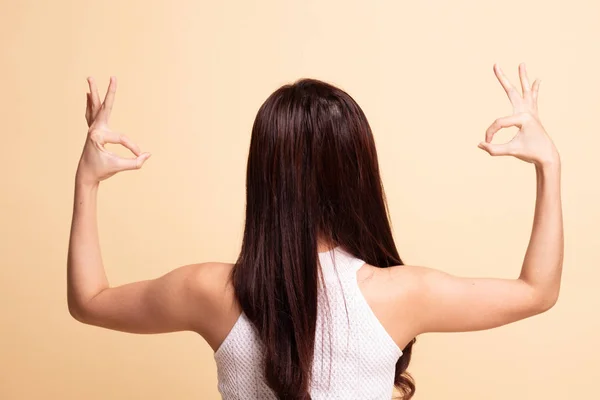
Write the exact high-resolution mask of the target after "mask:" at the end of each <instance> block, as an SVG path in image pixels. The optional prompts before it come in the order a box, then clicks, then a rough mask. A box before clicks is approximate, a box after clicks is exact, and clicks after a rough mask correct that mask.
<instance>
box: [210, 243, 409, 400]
mask: <svg viewBox="0 0 600 400" xmlns="http://www.w3.org/2000/svg"><path fill="white" fill-rule="evenodd" d="M319 261H320V264H321V270H322V272H323V277H324V280H325V288H326V290H322V288H321V287H320V288H319V299H318V307H317V308H318V311H317V328H316V334H315V353H314V360H313V368H312V384H311V388H310V395H311V397H312V399H313V400H324V399H360V400H368V399H373V400H375V399H377V400H380V399H381V400H383V399H385V400H389V399H391V398H392V394H393V385H394V373H395V368H396V362H397V361H398V359H399V358H400V357H401V356H402V350H401V349H400V348H399V347H398V345H396V343H395V342H394V340H393V339H392V338H391V336H390V335H389V334H388V333H387V331H386V330H385V329H384V327H383V326H382V325H381V323H380V322H379V320H378V319H377V317H376V316H375V314H374V313H373V311H372V310H371V308H370V307H369V305H368V303H367V302H366V300H365V298H364V297H363V295H362V292H361V291H360V289H359V286H358V283H357V279H356V272H357V271H358V269H359V268H360V267H361V266H362V265H363V264H364V263H365V262H364V261H362V260H360V259H358V258H356V257H354V256H352V255H351V254H349V253H348V252H346V251H345V250H343V249H342V248H341V247H340V246H338V247H336V248H334V249H332V250H329V251H327V252H323V253H319ZM327 303H329V307H327ZM262 354H263V352H262V344H261V342H260V339H259V338H258V335H257V333H256V331H255V329H254V326H253V325H252V324H251V322H250V321H249V320H248V319H247V318H246V315H245V314H244V313H243V312H242V314H241V315H240V316H239V318H238V320H237V322H236V323H235V325H234V326H233V328H232V329H231V331H230V332H229V334H228V336H227V337H226V338H225V340H224V341H223V343H222V344H221V346H220V347H219V348H218V349H217V351H216V352H215V354H214V358H215V361H216V363H217V376H218V388H219V392H220V393H221V396H222V397H223V399H224V400H234V399H235V400H246V399H252V400H254V399H257V400H258V399H260V400H270V399H274V400H276V399H277V396H275V394H274V392H273V391H272V390H271V389H270V388H269V387H268V385H267V384H266V382H265V380H264V372H263V371H264V369H263V366H262V362H261V356H262Z"/></svg>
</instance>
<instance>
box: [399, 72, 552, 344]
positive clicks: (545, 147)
mask: <svg viewBox="0 0 600 400" xmlns="http://www.w3.org/2000/svg"><path fill="white" fill-rule="evenodd" d="M494 72H495V73H496V76H497V77H498V79H499V81H500V83H501V84H502V86H503V87H504V89H505V91H506V93H507V95H508V96H509V98H510V100H511V102H512V103H513V106H514V114H513V115H511V116H508V117H504V118H499V119H498V120H496V121H495V122H494V123H493V124H492V125H491V126H490V128H489V129H488V131H487V132H486V140H485V142H482V143H481V144H480V145H479V147H480V148H482V149H484V150H486V151H487V152H488V153H490V154H491V155H493V156H501V155H510V156H514V157H517V158H519V159H522V160H524V161H527V162H531V163H533V164H534V165H535V170H536V177H537V195H536V196H537V197H536V205H535V214H534V218H533V229H532V232H531V238H530V241H529V246H528V247H527V251H526V254H525V257H524V260H523V265H522V269H521V273H520V275H519V277H518V278H516V279H493V278H462V277H456V276H452V275H450V274H447V273H444V272H441V271H438V270H434V269H429V268H423V267H412V266H407V267H401V268H398V269H397V271H398V273H399V274H400V275H402V276H403V277H404V278H409V279H408V281H410V282H411V284H410V287H411V290H410V292H411V295H410V296H409V297H410V300H411V304H413V305H414V306H415V307H414V308H413V309H414V311H415V316H414V319H413V321H414V323H415V324H416V325H417V326H416V330H417V334H418V333H424V332H458V331H473V330H482V329H489V328H494V327H497V326H501V325H505V324H508V323H511V322H514V321H517V320H521V319H524V318H527V317H530V316H533V315H535V314H539V313H541V312H544V311H546V310H548V309H549V308H551V307H552V306H553V305H554V304H555V303H556V301H557V298H558V293H559V289H560V280H561V273H562V265H563V248H564V245H563V242H564V240H563V222H562V206H561V193H560V184H561V181H560V173H561V166H560V157H559V155H558V152H557V151H556V148H555V147H554V144H553V143H552V141H551V139H550V137H549V136H548V135H547V133H546V132H545V130H544V128H543V127H542V124H541V123H540V121H539V118H538V114H537V93H538V88H539V81H536V82H535V83H534V84H533V87H530V86H529V82H528V79H527V74H526V71H525V65H524V64H521V65H520V66H519V73H520V78H521V84H522V87H523V96H521V95H520V94H519V93H518V92H517V91H516V89H515V88H514V87H513V86H512V84H510V82H509V81H508V79H507V78H506V76H505V75H504V73H503V72H502V71H501V70H500V68H498V67H497V66H494ZM509 126H518V127H519V132H518V133H517V135H516V136H515V137H514V138H513V140H511V141H510V142H508V143H506V144H492V143H491V140H492V137H493V135H494V134H495V133H496V132H497V131H499V130H500V129H502V128H506V127H509ZM405 298H406V297H405Z"/></svg>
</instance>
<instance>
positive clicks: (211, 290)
mask: <svg viewBox="0 0 600 400" xmlns="http://www.w3.org/2000/svg"><path fill="white" fill-rule="evenodd" d="M88 82H89V84H90V92H91V93H88V105H87V111H86V118H87V121H88V125H89V131H88V134H87V139H86V142H85V145H84V149H83V153H82V155H81V159H80V161H79V166H78V169H77V173H76V179H75V199H74V205H73V219H72V224H71V234H70V240H69V252H68V259H67V297H68V306H69V311H70V313H71V315H72V316H73V317H74V318H76V319H77V320H79V321H81V322H84V323H87V324H92V325H97V326H102V327H105V328H109V329H114V330H120V331H126V332H133V333H161V332H173V331H183V330H192V331H196V332H198V333H201V334H202V333H203V330H204V329H205V328H206V327H204V326H202V325H206V324H203V323H202V322H201V321H203V320H204V321H206V320H208V321H210V320H211V319H213V318H211V315H214V313H215V310H217V309H218V304H216V302H215V299H218V298H219V297H220V298H222V297H223V289H224V287H220V285H218V284H217V285H215V282H217V281H221V282H224V280H223V279H222V278H223V277H224V276H225V275H226V273H227V267H226V266H227V264H221V263H203V264H192V265H186V266H183V267H180V268H177V269H175V270H173V271H171V272H169V273H167V274H166V275H164V276H162V277H160V278H157V279H152V280H146V281H141V282H134V283H130V284H126V285H122V286H118V287H110V286H109V283H108V280H107V278H106V274H105V271H104V266H103V263H102V255H101V252H100V243H99V238H98V226H97V220H96V210H97V194H98V189H99V185H100V182H101V181H102V180H104V179H107V178H108V177H110V176H112V175H114V174H116V173H117V172H120V171H125V170H134V169H139V168H141V167H142V165H143V164H144V162H145V161H146V160H147V159H148V158H149V157H150V154H149V153H142V152H140V149H139V148H138V146H137V145H136V144H134V143H133V142H132V141H130V140H129V139H128V138H127V137H126V136H124V135H121V134H118V133H116V132H113V131H112V130H111V129H110V128H109V127H108V119H109V116H110V111H111V109H112V105H113V101H114V95H115V91H116V80H115V78H111V81H110V85H109V88H108V92H107V94H106V98H105V99H104V101H103V102H102V103H100V99H99V96H98V92H97V89H96V86H95V84H94V81H93V80H92V79H91V78H89V79H88ZM106 143H115V144H121V145H123V146H125V147H127V148H128V149H129V150H131V151H132V152H133V153H134V154H135V158H130V159H127V158H122V157H119V156H117V155H115V154H113V153H111V152H109V151H108V150H107V149H105V148H104V145H105V144H106ZM202 314H204V315H202ZM208 323H210V322H208Z"/></svg>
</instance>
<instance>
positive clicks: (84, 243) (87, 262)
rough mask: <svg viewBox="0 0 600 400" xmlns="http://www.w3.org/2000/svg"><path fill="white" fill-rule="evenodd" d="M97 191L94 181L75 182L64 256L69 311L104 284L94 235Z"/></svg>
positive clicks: (79, 307) (76, 309) (102, 269)
mask: <svg viewBox="0 0 600 400" xmlns="http://www.w3.org/2000/svg"><path fill="white" fill-rule="evenodd" d="M97 194H98V184H95V185H91V184H82V183H80V182H76V184H75V199H74V204H73V219H72V222H71V235H70V240H69V252H68V258H67V295H68V302H69V310H70V311H71V313H72V314H77V313H78V312H80V310H81V308H82V307H83V306H84V305H85V304H86V303H87V302H89V301H90V299H92V298H93V297H94V296H96V295H97V294H98V293H100V292H101V291H102V290H104V289H106V288H107V287H108V281H107V279H106V274H105V272H104V266H103V264H102V255H101V253H100V243H99V239H98V225H97V220H96V208H97V206H96V203H97Z"/></svg>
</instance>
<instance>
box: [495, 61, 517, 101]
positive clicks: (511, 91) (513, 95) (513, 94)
mask: <svg viewBox="0 0 600 400" xmlns="http://www.w3.org/2000/svg"><path fill="white" fill-rule="evenodd" d="M494 73H495V74H496V78H498V81H499V82H500V84H501V85H502V87H503V88H504V91H505V92H506V95H507V96H508V98H509V99H510V101H511V103H513V105H516V104H518V103H519V101H520V98H521V97H520V96H519V92H517V89H515V87H514V86H513V84H512V83H510V81H509V80H508V78H507V76H506V75H505V74H504V71H502V69H501V68H500V66H499V65H498V64H494Z"/></svg>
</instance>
